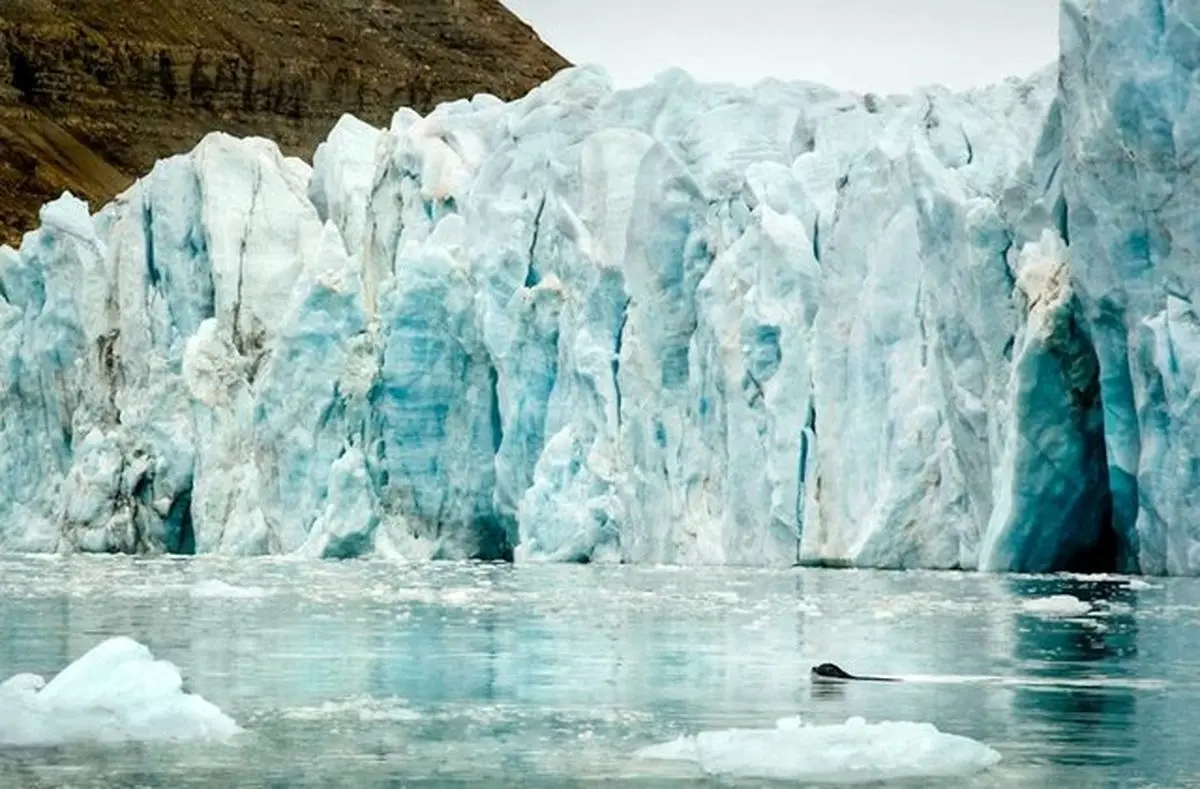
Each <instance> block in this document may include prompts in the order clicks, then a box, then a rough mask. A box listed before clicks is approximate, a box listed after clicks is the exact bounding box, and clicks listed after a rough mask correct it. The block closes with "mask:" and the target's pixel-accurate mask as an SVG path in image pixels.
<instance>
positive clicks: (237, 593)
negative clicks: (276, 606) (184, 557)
mask: <svg viewBox="0 0 1200 789" xmlns="http://www.w3.org/2000/svg"><path fill="white" fill-rule="evenodd" d="M268 594H269V593H268V592H267V590H266V589H263V588H262V587H261V586H234V585H233V584H229V583H226V582H224V581H220V580H217V579H215V578H213V579H209V580H206V581H200V582H199V583H197V584H196V585H195V586H193V587H192V589H191V596H192V597H196V598H202V599H212V598H216V599H226V600H250V599H254V598H258V597H266V596H267V595H268Z"/></svg>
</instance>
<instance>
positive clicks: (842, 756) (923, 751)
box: [637, 718, 1001, 784]
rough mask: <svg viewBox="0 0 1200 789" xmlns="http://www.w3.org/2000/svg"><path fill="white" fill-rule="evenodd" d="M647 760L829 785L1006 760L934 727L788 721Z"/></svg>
mask: <svg viewBox="0 0 1200 789" xmlns="http://www.w3.org/2000/svg"><path fill="white" fill-rule="evenodd" d="M637 756H638V757H640V758H642V759H659V760H668V761H681V762H691V763H694V764H695V765H697V766H698V767H699V768H700V769H701V770H703V771H704V772H705V773H707V774H709V775H718V776H731V777H742V778H756V779H765V780H779V781H804V782H808V783H828V784H867V783H874V782H878V781H888V780H899V779H919V778H942V777H960V776H966V775H971V774H974V773H978V772H980V771H982V770H986V769H987V768H989V767H991V766H993V765H995V764H997V763H998V762H999V761H1000V759H1001V756H1000V754H999V753H998V752H997V751H995V750H993V749H992V748H989V747H988V746H986V745H984V744H983V743H980V742H977V741H975V740H972V739H970V738H967V737H960V736H958V735H954V734H946V733H944V732H941V731H938V729H937V727H935V726H934V725H933V724H931V723H911V722H906V721H895V722H882V723H867V722H866V721H865V720H863V719H862V718H851V719H849V720H848V721H846V722H845V723H843V724H837V725H806V724H804V723H803V722H801V720H800V719H799V718H785V719H783V720H780V721H779V722H778V723H777V725H776V727H775V728H774V729H726V730H721V731H706V732H700V733H699V734H696V735H688V736H684V737H681V738H679V739H677V740H674V741H672V742H669V743H664V744H662V745H655V746H651V747H649V748H644V749H642V750H641V751H638V753H637Z"/></svg>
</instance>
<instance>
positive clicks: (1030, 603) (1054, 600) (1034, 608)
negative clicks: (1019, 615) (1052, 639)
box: [1021, 594, 1092, 616]
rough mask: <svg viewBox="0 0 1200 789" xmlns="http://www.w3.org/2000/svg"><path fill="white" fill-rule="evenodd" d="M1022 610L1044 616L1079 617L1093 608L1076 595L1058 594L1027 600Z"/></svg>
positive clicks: (1022, 605)
mask: <svg viewBox="0 0 1200 789" xmlns="http://www.w3.org/2000/svg"><path fill="white" fill-rule="evenodd" d="M1021 610H1023V611H1025V613H1027V614H1040V615H1042V616H1079V615H1080V614H1086V613H1087V612H1088V611H1091V610H1092V606H1091V605H1090V604H1089V603H1085V602H1084V601H1083V600H1080V599H1079V598H1078V597H1075V596H1074V595H1069V594H1056V595H1051V596H1050V597H1037V598H1034V599H1032V600H1026V601H1024V602H1023V603H1021Z"/></svg>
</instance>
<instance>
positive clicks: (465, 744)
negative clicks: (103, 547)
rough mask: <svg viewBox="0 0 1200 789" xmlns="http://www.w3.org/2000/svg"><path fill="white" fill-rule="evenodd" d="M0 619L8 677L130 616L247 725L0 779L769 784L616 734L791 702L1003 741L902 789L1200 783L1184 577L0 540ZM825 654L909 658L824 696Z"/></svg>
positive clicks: (1193, 653)
mask: <svg viewBox="0 0 1200 789" xmlns="http://www.w3.org/2000/svg"><path fill="white" fill-rule="evenodd" d="M1053 594H1070V595H1074V596H1076V597H1078V598H1080V599H1081V600H1084V601H1087V602H1090V603H1091V610H1090V611H1089V612H1088V613H1086V614H1082V615H1077V616H1070V617H1067V616H1047V615H1044V614H1037V613H1034V612H1030V611H1029V610H1028V609H1027V601H1028V600H1029V599H1031V598H1037V597H1044V596H1047V595H1053ZM0 627H2V630H0V633H2V636H0V676H2V677H7V676H9V675H11V674H14V673H16V672H21V671H33V672H36V673H40V674H43V675H47V676H49V675H53V674H54V673H55V672H57V671H58V670H60V669H61V668H62V667H63V666H65V665H66V664H67V663H69V662H70V661H72V660H74V659H75V658H77V657H79V656H80V655H81V654H82V653H83V652H85V651H86V650H87V649H89V648H90V647H91V646H93V645H94V644H95V643H97V642H98V641H99V640H101V639H102V638H105V637H108V636H112V635H129V636H131V637H133V638H136V639H137V640H139V641H141V642H143V643H145V644H147V645H148V646H149V647H150V648H151V649H152V650H153V651H154V653H155V654H156V656H158V657H162V658H166V659H169V660H171V661H172V662H174V663H176V664H177V665H179V666H180V667H181V668H182V670H183V673H184V677H185V681H186V686H187V688H188V689H190V690H193V691H196V692H198V693H200V694H202V695H203V696H204V697H206V698H208V699H209V700H210V701H212V702H214V703H216V704H217V705H219V706H220V707H222V708H223V709H224V710H226V711H227V712H228V713H230V714H231V715H232V716H233V717H234V718H236V719H237V720H238V722H239V723H240V724H242V725H243V726H244V727H246V728H247V729H248V730H249V734H248V735H247V736H246V737H244V738H242V740H241V741H240V742H238V743H237V744H235V745H221V746H212V745H204V746H201V745H195V744H190V745H153V746H150V745H131V746H122V747H109V748H100V747H82V746H72V747H66V748H56V749H22V750H12V749H9V750H0V786H5V787H8V786H11V787H29V788H30V789H34V788H36V787H52V786H54V787H57V786H71V787H93V786H154V787H159V786H172V787H200V786H204V787H216V786H222V787H224V786H239V787H325V786H353V787H364V788H365V787H401V786H410V787H417V786H429V787H432V786H501V785H504V786H530V787H542V786H545V787H550V786H564V787H569V786H582V785H589V786H591V785H598V784H606V785H607V784H616V785H622V786H639V787H641V786H664V787H669V786H691V785H695V786H714V785H720V786H739V785H756V786H761V785H763V783H762V782H761V781H755V782H745V781H743V782H739V781H736V780H724V779H722V780H719V781H716V780H714V779H711V778H706V777H704V776H701V775H699V774H697V773H696V772H695V771H694V768H692V767H690V766H688V765H682V764H661V763H647V762H643V761H641V760H636V759H634V758H632V754H633V752H634V751H636V750H637V749H638V748H640V747H642V746H645V745H650V744H654V743H657V742H662V741H665V740H670V739H673V738H675V737H676V736H678V735H680V734H685V733H694V732H697V731H701V730H712V729H722V728H729V727H752V728H761V727H771V726H773V725H774V721H775V720H776V719H778V718H782V717H787V716H792V715H800V716H801V717H803V718H804V719H805V720H807V721H810V722H814V723H840V722H843V721H845V720H846V719H847V718H848V717H850V716H855V715H859V716H863V717H865V718H866V719H867V720H869V721H878V720H912V721H928V722H932V723H934V724H936V725H937V726H938V728H940V729H941V730H942V731H946V732H952V733H955V734H962V735H966V736H970V737H973V738H975V739H978V740H981V741H983V742H985V743H987V744H988V745H990V746H992V747H993V748H995V749H997V750H998V751H1000V753H1001V754H1002V755H1003V761H1002V762H1001V763H1000V764H999V765H998V766H996V767H995V768H993V769H992V770H990V771H988V772H986V773H982V774H980V775H977V776H975V777H973V778H970V779H954V780H950V781H944V782H941V783H938V782H932V781H921V782H918V783H916V784H911V785H920V786H947V787H949V786H967V787H1010V786H1011V787H1043V786H1045V787H1090V786H1097V787H1102V786H1147V787H1148V786H1161V787H1187V786H1198V787H1200V582H1197V581H1193V580H1161V579H1152V580H1151V581H1150V583H1149V584H1145V583H1144V582H1135V583H1134V584H1133V585H1132V586H1131V584H1130V582H1129V579H1122V578H1097V579H1085V578H1076V577H1006V576H987V575H975V574H959V573H927V572H909V573H883V572H860V571H847V570H815V569H798V570H792V571H767V570H741V569H711V568H706V569H688V570H672V569H665V568H638V567H598V566H591V567H511V566H500V565H436V566H433V565H413V566H406V565H396V564H388V563H383V562H347V563H316V562H299V561H291V560H278V559H276V560H218V559H189V560H153V561H151V560H134V559H128V558H120V557H102V558H96V557H91V558H89V557H69V558H21V557H11V556H10V557H0ZM826 660H829V661H834V662H837V663H840V664H841V665H843V666H844V667H846V668H847V669H849V670H851V671H855V672H860V673H889V674H901V675H917V677H918V678H924V679H921V681H914V682H905V683H887V684H862V685H849V686H845V687H842V688H841V689H840V690H827V691H821V690H820V689H818V688H815V687H813V686H812V685H811V684H810V683H809V680H808V670H809V667H810V666H811V665H813V664H814V663H818V662H823V661H826Z"/></svg>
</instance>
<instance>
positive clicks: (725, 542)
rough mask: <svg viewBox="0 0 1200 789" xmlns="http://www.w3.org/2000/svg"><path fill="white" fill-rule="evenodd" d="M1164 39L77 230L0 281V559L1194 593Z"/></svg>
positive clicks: (138, 210) (396, 159) (352, 129)
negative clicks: (1067, 581)
mask: <svg viewBox="0 0 1200 789" xmlns="http://www.w3.org/2000/svg"><path fill="white" fill-rule="evenodd" d="M1151 5H1153V4H1150V5H1147V4H1141V3H1135V2H1133V0H1089V1H1085V0H1067V2H1066V3H1065V4H1064V12H1063V14H1064V16H1063V18H1064V22H1063V58H1062V62H1061V64H1060V65H1059V67H1058V68H1048V69H1046V70H1045V71H1043V72H1041V73H1038V74H1035V75H1033V76H1032V77H1030V78H1029V79H1025V80H1017V79H1012V80H1009V81H1007V82H1005V83H1003V84H1000V85H996V86H993V87H989V88H985V89H979V90H974V91H970V92H966V93H961V94H955V93H951V92H949V91H946V90H941V89H929V90H923V91H920V92H918V93H916V94H914V95H912V96H891V97H880V96H874V95H865V96H859V95H854V94H849V93H841V92H837V91H834V90H831V89H828V88H825V87H822V86H818V85H811V84H805V83H792V84H785V83H780V82H774V81H767V82H763V83H761V84H759V85H757V86H755V87H754V88H750V89H743V88H734V87H730V86H722V85H702V84H697V83H695V82H694V81H692V80H691V79H690V78H689V77H688V76H687V75H686V74H684V73H682V72H679V71H672V72H667V73H665V74H663V75H662V76H661V77H660V78H659V79H657V80H656V81H654V82H653V83H651V84H649V85H647V86H645V87H643V88H640V89H637V90H629V91H614V90H613V89H612V88H611V86H610V85H609V83H608V81H607V79H606V77H605V75H604V74H603V73H602V72H600V71H598V70H595V69H590V68H578V69H571V70H568V71H566V72H563V73H561V74H559V75H558V76H556V77H555V78H554V79H552V80H551V81H549V82H548V83H546V84H545V85H543V86H541V87H540V88H538V89H537V90H535V91H533V92H532V93H531V94H529V95H528V96H526V97H525V98H523V99H520V100H518V101H515V102H512V103H508V104H505V103H502V102H500V101H499V100H497V99H495V98H493V97H489V96H476V97H474V98H472V99H470V100H463V101H458V102H453V103H448V104H445V105H443V106H441V107H439V108H438V109H437V110H436V111H435V112H433V113H432V114H430V115H429V116H427V117H420V116H418V115H417V114H416V113H414V112H412V111H410V110H400V111H399V112H397V114H396V115H395V117H394V118H393V120H392V123H391V124H390V126H389V128H387V129H376V128H373V127H370V126H368V125H366V124H363V123H361V122H360V121H357V120H356V119H354V118H352V117H349V116H347V117H345V118H343V119H342V121H341V122H339V124H338V125H337V126H336V127H335V128H334V129H333V131H332V132H331V134H330V136H329V138H328V140H327V141H326V142H325V143H324V144H323V145H322V146H321V148H320V149H319V150H318V151H317V154H316V156H315V157H314V161H313V166H312V167H311V168H310V167H309V166H307V165H306V164H304V163H303V162H300V161H297V160H293V159H286V158H284V157H282V156H281V155H280V154H279V152H278V150H277V149H276V147H275V146H274V145H273V144H271V143H270V142H268V141H265V140H259V139H248V140H235V139H233V138H230V137H227V136H224V135H220V134H214V135H211V136H210V137H208V138H206V139H205V140H204V141H203V142H202V143H201V144H200V145H199V146H198V147H197V148H196V149H195V150H193V151H191V152H190V153H188V154H185V155H181V156H177V157H174V158H171V159H168V160H165V161H163V162H160V163H159V165H158V166H157V167H156V168H155V169H154V171H153V172H151V173H150V174H149V175H148V176H146V177H145V178H143V179H142V180H141V181H139V182H138V183H137V184H136V185H135V186H133V187H132V188H131V189H130V190H129V191H128V192H126V193H125V194H124V195H122V196H121V197H119V198H118V199H117V200H116V201H114V202H113V203H112V204H110V205H109V206H106V207H105V208H104V209H103V210H101V211H100V212H99V213H97V214H96V215H95V216H89V215H88V211H87V208H86V206H84V205H83V204H82V203H80V202H79V201H77V200H75V199H74V198H72V197H70V196H69V195H67V196H64V197H63V198H62V199H60V200H58V201H56V202H55V203H52V204H49V205H47V206H46V207H45V208H44V209H43V212H42V227H41V229H39V230H38V231H36V232H34V233H31V234H30V235H28V236H27V237H26V239H25V241H24V243H23V245H22V246H21V249H20V250H19V251H14V250H11V249H9V248H4V249H3V250H0V360H3V365H2V369H3V370H4V372H3V378H0V399H2V400H3V402H2V403H0V477H2V478H3V479H4V480H5V481H6V482H7V483H8V484H7V486H6V488H7V492H6V494H5V495H4V496H3V497H0V544H2V545H3V546H4V547H6V548H8V549H10V550H55V549H58V550H87V551H147V552H159V551H168V552H179V553H190V552H194V551H195V552H229V553H238V554H261V553H281V552H282V553H302V554H306V555H310V556H316V557H337V558H342V557H352V556H359V555H364V554H368V553H378V554H383V555H392V556H400V557H406V558H456V557H474V558H487V559H509V558H514V559H516V560H518V561H538V560H550V561H576V562H586V561H626V562H671V563H750V564H766V565H787V564H791V563H794V562H816V563H827V564H854V565H861V566H872V567H893V568H901V567H934V568H950V567H962V568H979V569H984V570H1019V571H1050V570H1063V569H1072V570H1127V571H1137V570H1145V571H1148V572H1169V573H1178V574H1185V573H1194V572H1197V571H1200V553H1197V550H1196V549H1195V548H1194V547H1193V546H1194V545H1195V543H1194V542H1193V541H1192V536H1191V534H1192V531H1191V530H1193V529H1195V527H1194V526H1192V525H1191V522H1192V520H1194V518H1192V517H1191V514H1192V513H1193V512H1194V511H1195V510H1194V508H1193V507H1192V506H1191V503H1190V502H1191V497H1192V496H1193V494H1192V490H1193V489H1194V486H1193V485H1191V481H1192V474H1193V473H1194V472H1193V471H1192V469H1193V466H1194V465H1195V464H1194V463H1193V462H1192V461H1191V458H1192V457H1194V456H1196V454H1195V453H1194V452H1192V451H1191V448H1192V446H1193V436H1200V433H1197V432H1196V430H1195V428H1194V427H1193V424H1194V420H1192V419H1191V417H1190V414H1191V409H1192V405H1191V400H1192V398H1191V397H1190V390H1191V378H1192V374H1191V373H1190V370H1191V365H1193V364H1194V362H1193V360H1195V359H1198V358H1200V355H1198V354H1197V352H1196V351H1200V346H1198V347H1197V348H1196V349H1193V348H1192V345H1191V344H1189V343H1193V342H1197V343H1200V340H1197V339H1195V338H1194V337H1193V335H1195V337H1196V338H1200V333H1196V331H1194V329H1195V327H1196V321H1195V319H1194V315H1193V313H1192V311H1191V306H1190V305H1191V302H1190V295H1189V294H1190V289H1189V287H1190V286H1189V285H1188V284H1187V283H1188V282H1189V281H1190V280H1189V279H1188V277H1189V275H1188V273H1187V271H1188V269H1187V261H1188V260H1189V251H1190V250H1191V249H1192V248H1193V246H1194V244H1192V243H1189V239H1191V237H1192V235H1194V234H1192V235H1189V234H1190V233H1192V229H1193V224H1194V220H1193V219H1192V214H1191V213H1190V212H1189V209H1190V208H1191V206H1192V203H1190V202H1188V195H1189V194H1190V193H1191V191H1194V190H1195V189H1196V188H1197V187H1196V186H1195V185H1194V184H1193V183H1192V181H1191V179H1190V175H1189V172H1190V170H1189V166H1190V165H1189V161H1190V160H1189V159H1188V158H1187V157H1188V151H1189V150H1190V147H1189V146H1190V145H1191V143H1192V142H1193V141H1192V140H1191V138H1190V137H1189V133H1190V132H1189V129H1190V128H1191V127H1192V126H1193V125H1195V123H1194V121H1192V114H1191V113H1192V108H1193V107H1192V105H1193V100H1192V99H1191V95H1192V94H1191V92H1190V91H1189V90H1188V85H1189V84H1190V82H1189V80H1191V79H1192V78H1193V76H1194V75H1195V74H1196V67H1197V63H1194V62H1192V60H1193V59H1192V56H1191V55H1190V54H1189V53H1191V52H1192V48H1190V47H1189V44H1188V42H1189V41H1191V39H1190V38H1189V36H1193V35H1198V34H1197V33H1196V30H1197V27H1196V25H1197V24H1198V23H1197V20H1195V19H1190V18H1189V17H1188V12H1187V11H1186V9H1185V8H1183V7H1182V6H1179V5H1176V6H1171V7H1170V8H1169V9H1165V10H1162V11H1161V12H1159V11H1155V10H1154V9H1153V8H1151V7H1150V6H1151ZM1196 440H1197V441H1200V438H1198V439H1196ZM1198 448H1200V447H1198ZM1193 556H1195V557H1196V558H1194V559H1193Z"/></svg>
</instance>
